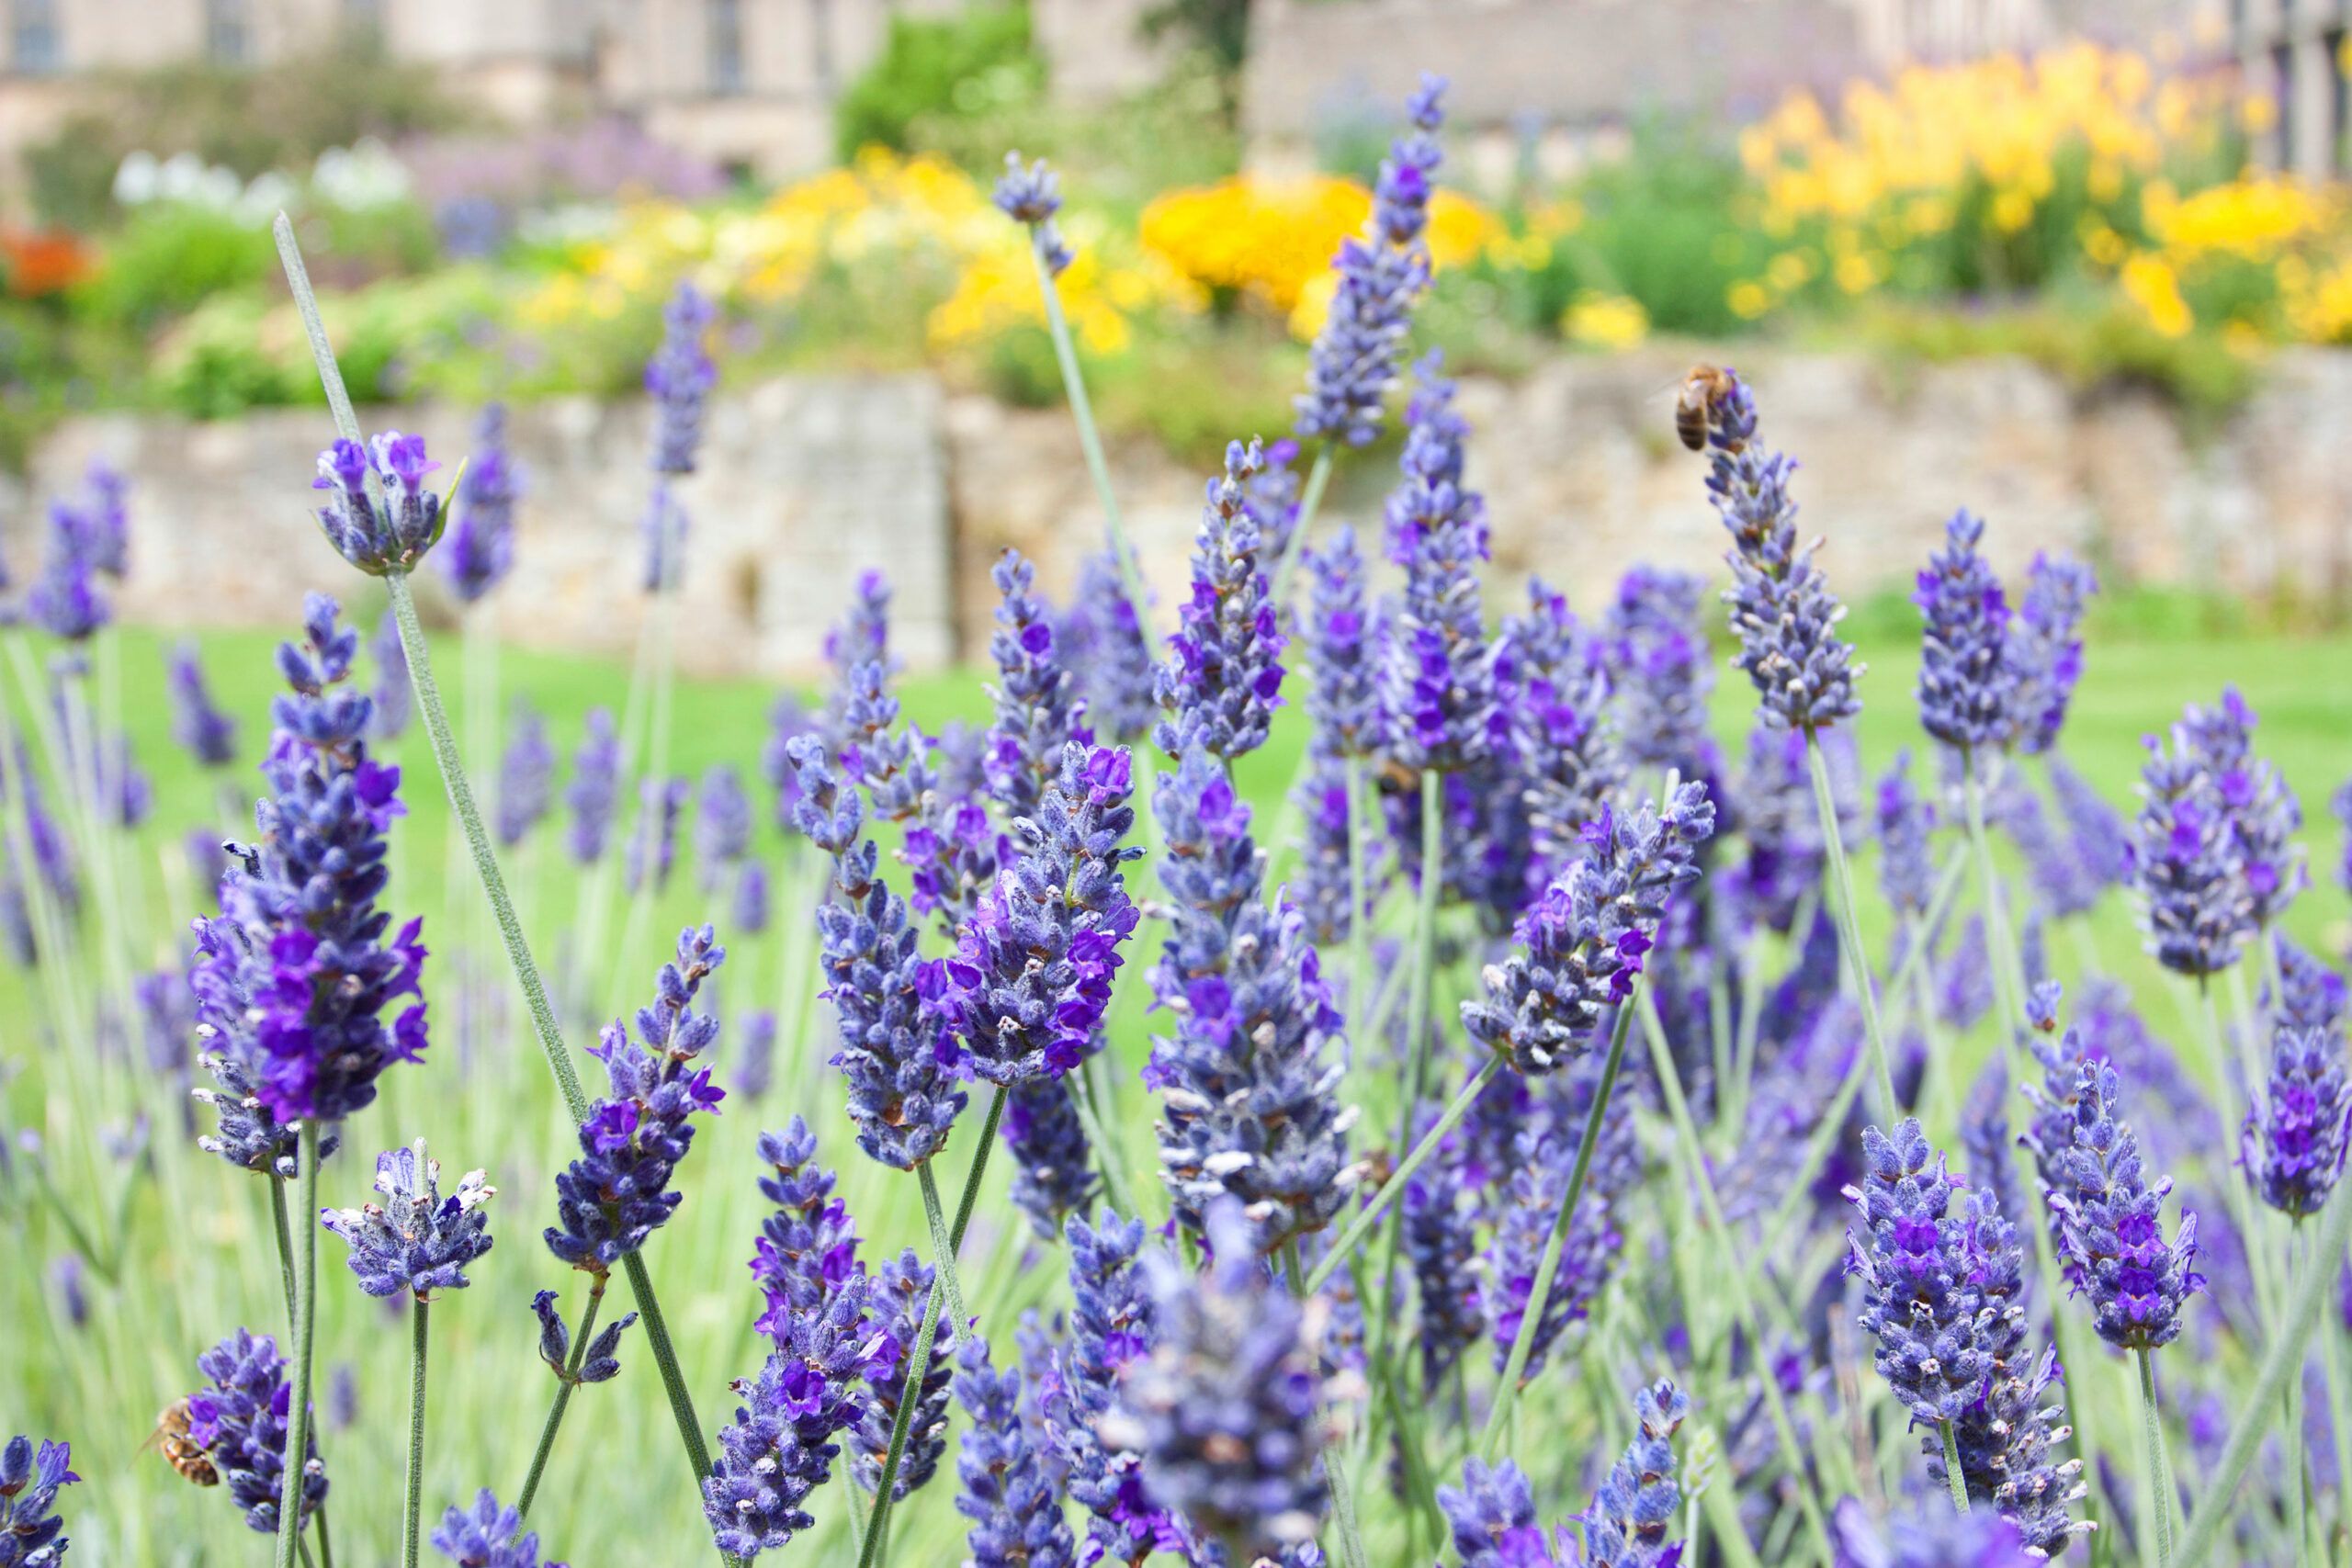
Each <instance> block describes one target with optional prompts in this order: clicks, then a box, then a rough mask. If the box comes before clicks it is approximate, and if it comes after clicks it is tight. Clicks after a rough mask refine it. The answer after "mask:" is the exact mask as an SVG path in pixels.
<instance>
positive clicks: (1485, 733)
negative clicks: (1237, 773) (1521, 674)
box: [1380, 353, 1497, 772]
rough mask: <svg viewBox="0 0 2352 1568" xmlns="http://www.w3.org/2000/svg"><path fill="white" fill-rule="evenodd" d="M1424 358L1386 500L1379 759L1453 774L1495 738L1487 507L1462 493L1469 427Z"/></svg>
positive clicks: (1449, 389)
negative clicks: (1398, 581)
mask: <svg viewBox="0 0 2352 1568" xmlns="http://www.w3.org/2000/svg"><path fill="white" fill-rule="evenodd" d="M1441 366H1442V359H1441V358H1440V356H1439V355H1437V354H1435V353H1432V354H1430V355H1429V356H1428V357H1427V358H1425V359H1424V360H1422V361H1421V363H1420V365H1419V367H1418V375H1419V378H1420V385H1419V389H1417V390H1416V391H1415V393H1414V396H1413V401H1412V404H1411V406H1410V407H1409V408H1408V410H1407V411H1406V423H1407V425H1408V429H1407V433H1406V436H1405V454H1404V457H1402V458H1401V459H1400V460H1399V465H1398V466H1399V468H1401V469H1402V471H1403V475H1404V479H1403V481H1402V482H1401V483H1400V484H1399V485H1398V486H1397V489H1396V491H1394V492H1393V493H1391V494H1390V496H1389V498H1388V509H1387V510H1388V556H1389V558H1390V559H1391V560H1392V561H1394V562H1396V563H1397V565H1398V566H1401V567H1403V568H1404V569H1405V592H1404V597H1403V599H1402V600H1401V601H1400V602H1399V603H1398V604H1397V609H1396V610H1395V612H1394V613H1393V615H1391V617H1390V624H1389V627H1388V638H1387V651H1386V654H1385V658H1384V660H1383V661H1382V668H1381V676H1380V682H1381V706H1382V709H1383V711H1384V713H1385V719H1386V732H1385V734H1384V735H1383V737H1382V742H1383V750H1384V751H1385V754H1386V755H1387V756H1388V758H1389V759H1390V760H1391V761H1395V762H1396V763H1397V764H1398V765H1399V766H1401V767H1405V768H1409V769H1412V770H1413V771H1415V772H1420V771H1422V770H1424V769H1436V770H1438V771H1440V772H1458V771H1460V770H1463V769H1464V768H1467V767H1469V766H1470V765H1471V764H1473V763H1475V762H1476V761H1480V760H1481V759H1483V758H1484V757H1485V756H1486V755H1487V752H1488V750H1490V748H1491V745H1492V740H1493V734H1492V732H1493V730H1494V729H1495V728H1496V726H1497V710H1496V705H1495V697H1496V692H1495V671H1494V652H1493V650H1492V649H1490V648H1489V647H1488V646H1487V640H1486V628H1485V618H1484V613H1483V611H1482V609H1481V606H1480V596H1479V588H1478V563H1479V562H1480V561H1482V560H1484V559H1485V558H1487V523H1486V503H1485V502H1484V501H1483V500H1481V499H1480V498H1479V496H1478V495H1477V494H1476V493H1475V492H1474V491H1469V490H1467V489H1466V488H1464V483H1463V462H1464V442H1465V441H1466V440H1467V438H1468V435H1469V426H1468V425H1467V424H1466V423H1464V421H1463V420H1462V418H1461V416H1460V415H1458V414H1457V413H1455V412H1453V391H1454V387H1453V382H1451V381H1449V380H1446V379H1445V378H1443V377H1442V376H1440V375H1439V374H1438V371H1439V368H1440V367H1441Z"/></svg>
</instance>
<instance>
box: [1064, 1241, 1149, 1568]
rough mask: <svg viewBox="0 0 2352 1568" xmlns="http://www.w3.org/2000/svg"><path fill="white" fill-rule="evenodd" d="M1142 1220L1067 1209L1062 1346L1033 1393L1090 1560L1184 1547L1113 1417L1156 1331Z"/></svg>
mask: <svg viewBox="0 0 2352 1568" xmlns="http://www.w3.org/2000/svg"><path fill="white" fill-rule="evenodd" d="M1067 1235H1068V1238H1069V1283H1070V1295H1071V1300H1072V1305H1071V1312H1070V1326H1069V1345H1068V1347H1067V1348H1065V1349H1064V1350H1063V1351H1062V1352H1061V1353H1060V1354H1059V1355H1058V1356H1057V1358H1056V1359H1055V1362H1054V1364H1053V1366H1052V1368H1051V1369H1050V1374H1049V1376H1048V1378H1047V1380H1046V1382H1044V1383H1043V1384H1041V1386H1040V1387H1039V1389H1038V1403H1039V1404H1040V1406H1041V1407H1042V1413H1043V1415H1044V1417H1045V1421H1044V1424H1045V1427H1046V1431H1047V1433H1048V1434H1049V1436H1050V1437H1051V1438H1052V1439H1053V1442H1054V1447H1055V1454H1056V1458H1057V1460H1058V1461H1059V1462H1060V1464H1061V1465H1062V1466H1063V1468H1064V1469H1065V1470H1066V1472H1068V1475H1069V1494H1070V1495H1071V1496H1072V1497H1074V1498H1076V1499H1077V1500H1078V1502H1079V1503H1080V1505H1081V1506H1084V1507H1085V1508H1086V1509H1087V1511H1088V1512H1089V1513H1090V1514H1091V1516H1092V1517H1091V1522H1090V1523H1089V1525H1088V1527H1087V1529H1088V1546H1087V1553H1088V1560H1089V1561H1090V1562H1092V1561H1103V1560H1107V1561H1111V1562H1141V1561H1142V1560H1143V1559H1144V1558H1146V1557H1148V1556H1149V1555H1150V1554H1151V1553H1152V1552H1153V1551H1157V1550H1161V1549H1166V1550H1170V1551H1175V1550H1181V1549H1182V1545H1183V1540H1182V1530H1181V1528H1180V1527H1179V1526H1178V1525H1177V1523H1176V1521H1175V1520H1174V1519H1173V1518H1172V1517H1170V1515H1169V1512H1168V1510H1167V1508H1166V1507H1165V1506H1162V1505H1161V1504H1160V1503H1159V1502H1158V1501H1157V1500H1156V1499H1155V1498H1154V1496H1153V1495H1152V1493H1151V1490H1150V1488H1149V1487H1148V1486H1147V1485H1146V1484H1145V1482H1144V1477H1143V1455H1142V1452H1141V1451H1140V1444H1141V1434H1140V1433H1137V1432H1133V1431H1129V1430H1126V1429H1125V1428H1123V1427H1121V1425H1120V1424H1119V1422H1118V1421H1117V1420H1116V1419H1115V1415H1114V1413H1115V1412H1116V1410H1117V1408H1118V1403H1119V1395H1120V1391H1121V1390H1122V1389H1123V1388H1124V1387H1125V1384H1126V1381H1127V1379H1128V1377H1129V1375H1130V1373H1131V1371H1133V1370H1134V1369H1135V1368H1136V1366H1137V1364H1138V1363H1139V1362H1141V1361H1142V1360H1143V1359H1144V1358H1146V1357H1147V1356H1148V1355H1149V1354H1150V1353H1151V1348H1152V1345H1153V1343H1154V1341H1155V1340H1156V1338H1157V1337H1158V1326H1157V1325H1158V1316H1157V1309H1156V1307H1155V1305H1154V1303H1153V1298H1152V1296H1151V1294H1150V1292H1148V1291H1147V1290H1146V1289H1145V1284H1144V1279H1143V1269H1142V1267H1141V1265H1140V1264H1139V1263H1138V1262H1137V1254H1138V1253H1139V1252H1140V1251H1141V1249H1142V1247H1143V1235H1144V1230H1143V1222H1142V1221H1140V1220H1122V1219H1120V1218H1119V1216H1118V1215H1116V1214H1114V1213H1111V1212H1110V1211H1108V1210H1104V1211H1103V1213H1102V1214H1101V1215H1099V1216H1098V1217H1097V1219H1096V1222H1095V1224H1092V1225H1089V1224H1087V1223H1086V1222H1085V1221H1084V1220H1082V1219H1080V1218H1079V1217H1077V1216H1076V1215H1072V1216H1071V1218H1070V1221H1069V1229H1068V1231H1067Z"/></svg>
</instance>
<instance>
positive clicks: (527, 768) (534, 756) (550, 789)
mask: <svg viewBox="0 0 2352 1568" xmlns="http://www.w3.org/2000/svg"><path fill="white" fill-rule="evenodd" d="M554 799H555V748H554V747H553V746H552V745H550V744H549V743H548V721H547V720H546V719H545V718H543V717H541V716H540V715H539V711H538V709H537V708H535V707H533V706H531V705H529V704H528V703H526V702H524V701H523V700H522V699H521V698H519V697H518V698H516V699H515V718H514V724H513V728H512V729H511V730H510V731H509V733H508V739H507V741H506V751H505V754H504V755H503V756H502V757H500V758H499V759H498V812H497V817H498V821H497V830H498V843H499V847H500V848H501V849H508V850H511V849H513V848H514V847H515V845H517V844H519V843H521V842H522V841H523V840H525V839H526V838H527V837H528V836H529V835H530V831H531V829H534V828H536V827H537V826H538V825H539V822H540V821H541V819H542V818H545V817H546V816H547V814H548V807H550V806H552V805H553V804H554Z"/></svg>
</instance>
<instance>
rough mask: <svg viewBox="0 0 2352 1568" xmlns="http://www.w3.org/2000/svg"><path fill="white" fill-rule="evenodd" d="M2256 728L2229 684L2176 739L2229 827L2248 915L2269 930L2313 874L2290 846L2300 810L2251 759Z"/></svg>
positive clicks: (2274, 775) (2266, 767) (2261, 763)
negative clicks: (2192, 755) (2182, 739)
mask: <svg viewBox="0 0 2352 1568" xmlns="http://www.w3.org/2000/svg"><path fill="white" fill-rule="evenodd" d="M2255 723H2256V720H2255V716H2254V710H2253V709H2252V708H2251V707H2248V706H2247V705H2246V702H2245V698H2244V697H2242V696H2240V695H2238V693H2237V688H2235V687H2234V686H2233V687H2230V688H2228V689H2226V690H2224V691H2223V692H2222V701H2221V705H2219V706H2218V707H2212V708H2200V707H2196V706H2193V705H2192V706H2191V707H2190V708H2189V709H2188V712H2187V713H2186V714H2185V715H2184V716H2182V719H2181V725H2180V729H2179V730H2178V731H2177V734H2185V735H2186V736H2187V738H2188V744H2189V746H2190V747H2191V748H2192V749H2193V750H2194V751H2195V752H2196V755H2197V758H2198V760H2199V762H2200V763H2202V764H2203V766H2204V769H2205V773H2206V776H2207V778H2208V779H2209V780H2210V781H2211V788H2212V791H2213V794H2214V795H2215V796H2216V797H2217V798H2218V801H2219V804H2220V808H2221V812H2222V817H2223V818H2225V820H2226V821H2227V823H2228V825H2229V835H2230V841H2231V844H2232V846H2233V849H2234V851H2235V858H2236V862H2237V876H2236V880H2237V883H2238V886H2239V889H2240V892H2241V895H2242V896H2243V897H2244V898H2245V909H2246V913H2247V915H2248V916H2249V917H2250V918H2251V919H2253V921H2254V923H2255V924H2256V926H2259V927H2263V928H2268V927H2270V926H2273V925H2276V924H2277V923H2278V919H2279V917H2280V916H2282V915H2284V914H2285V913H2286V912H2287V906H2289V905H2290V904H2291V903H2293V902H2294V901H2295V896H2296V895H2297V894H2299V893H2301V891H2302V890H2303V888H2304V887H2305V886H2308V885H2309V882H2310V875H2309V874H2308V873H2307V872H2306V871H2305V869H2304V866H2303V852H2302V847H2301V845H2300V844H2298V843H2297V842H2296V841H2295V835H2296V834H2297V833H2299V832H2301V830H2302V826H2303V808H2302V807H2301V804H2300V803H2299V802H2297V800H2296V799H2295V795H2294V792H2293V791H2292V790H2290V789H2289V788H2288V787H2287V782H2286V780H2284V779H2283V778H2281V777H2279V775H2278V769H2277V768H2275V767H2273V766H2271V764H2270V763H2269V761H2267V759H2264V758H2261V757H2257V756H2256V755H2255V754H2254V727H2255Z"/></svg>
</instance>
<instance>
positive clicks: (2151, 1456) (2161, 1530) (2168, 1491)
mask: <svg viewBox="0 0 2352 1568" xmlns="http://www.w3.org/2000/svg"><path fill="white" fill-rule="evenodd" d="M2138 1356H2139V1360H2140V1416H2141V1419H2142V1420H2143V1422H2145V1423H2146V1426H2147V1430H2148V1494H2149V1498H2150V1508H2149V1511H2150V1512H2151V1513H2153V1514H2154V1516H2155V1521H2156V1568H2172V1560H2173V1545H2172V1467H2171V1466H2170V1465H2168V1464H2166V1463H2165V1422H2164V1415H2163V1413H2162V1412H2161V1411H2160V1410H2159V1409H2158V1408H2157V1406H2156V1368H2155V1363H2154V1361H2152V1360H2150V1359H2148V1351H2147V1349H2146V1348H2145V1347H2144V1346H2143V1347H2142V1348H2141V1349H2140V1350H2139V1351H2138Z"/></svg>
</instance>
